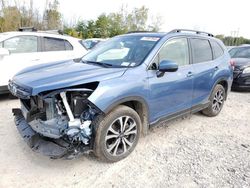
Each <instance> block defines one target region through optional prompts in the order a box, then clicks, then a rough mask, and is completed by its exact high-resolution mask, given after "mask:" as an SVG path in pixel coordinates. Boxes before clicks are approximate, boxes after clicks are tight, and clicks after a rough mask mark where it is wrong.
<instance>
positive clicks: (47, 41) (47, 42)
mask: <svg viewBox="0 0 250 188" xmlns="http://www.w3.org/2000/svg"><path fill="white" fill-rule="evenodd" d="M44 50H45V51H63V50H65V45H64V40H63V39H57V38H48V37H44Z"/></svg>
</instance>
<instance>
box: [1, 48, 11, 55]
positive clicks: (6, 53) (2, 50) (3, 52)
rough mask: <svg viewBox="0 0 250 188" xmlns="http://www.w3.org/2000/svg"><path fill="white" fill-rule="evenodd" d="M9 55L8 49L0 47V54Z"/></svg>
mask: <svg viewBox="0 0 250 188" xmlns="http://www.w3.org/2000/svg"><path fill="white" fill-rule="evenodd" d="M6 55H10V51H9V50H7V49H5V48H0V56H2V57H3V56H6Z"/></svg>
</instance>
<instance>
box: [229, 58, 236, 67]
mask: <svg viewBox="0 0 250 188" xmlns="http://www.w3.org/2000/svg"><path fill="white" fill-rule="evenodd" d="M229 64H230V66H231V67H232V69H234V67H235V61H234V60H233V59H231V60H230V61H229Z"/></svg>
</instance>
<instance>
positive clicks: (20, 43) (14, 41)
mask: <svg viewBox="0 0 250 188" xmlns="http://www.w3.org/2000/svg"><path fill="white" fill-rule="evenodd" d="M2 45H3V47H4V48H6V49H8V50H9V51H10V53H31V52H37V47H38V42H37V37H36V36H18V37H13V38H10V39H7V40H5V41H4V42H3V44H2Z"/></svg>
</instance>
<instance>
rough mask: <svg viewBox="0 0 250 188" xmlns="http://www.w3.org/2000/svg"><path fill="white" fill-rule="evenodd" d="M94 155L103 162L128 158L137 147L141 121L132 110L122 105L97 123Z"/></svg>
mask: <svg viewBox="0 0 250 188" xmlns="http://www.w3.org/2000/svg"><path fill="white" fill-rule="evenodd" d="M95 127H96V136H95V143H94V153H95V155H96V156H97V157H98V158H100V159H101V160H104V161H107V162H116V161H119V160H121V159H124V158H125V157H127V156H128V155H129V154H130V153H131V152H132V151H133V150H134V148H135V146H136V145H137V142H138V140H139V137H140V132H141V120H140V117H139V115H138V114H137V113H136V111H134V110H133V109H132V108H129V107H127V106H123V105H120V106H118V107H116V108H115V109H114V110H112V111H111V112H110V113H109V114H107V115H106V116H105V117H104V118H103V119H101V120H100V121H99V122H96V124H95Z"/></svg>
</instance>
